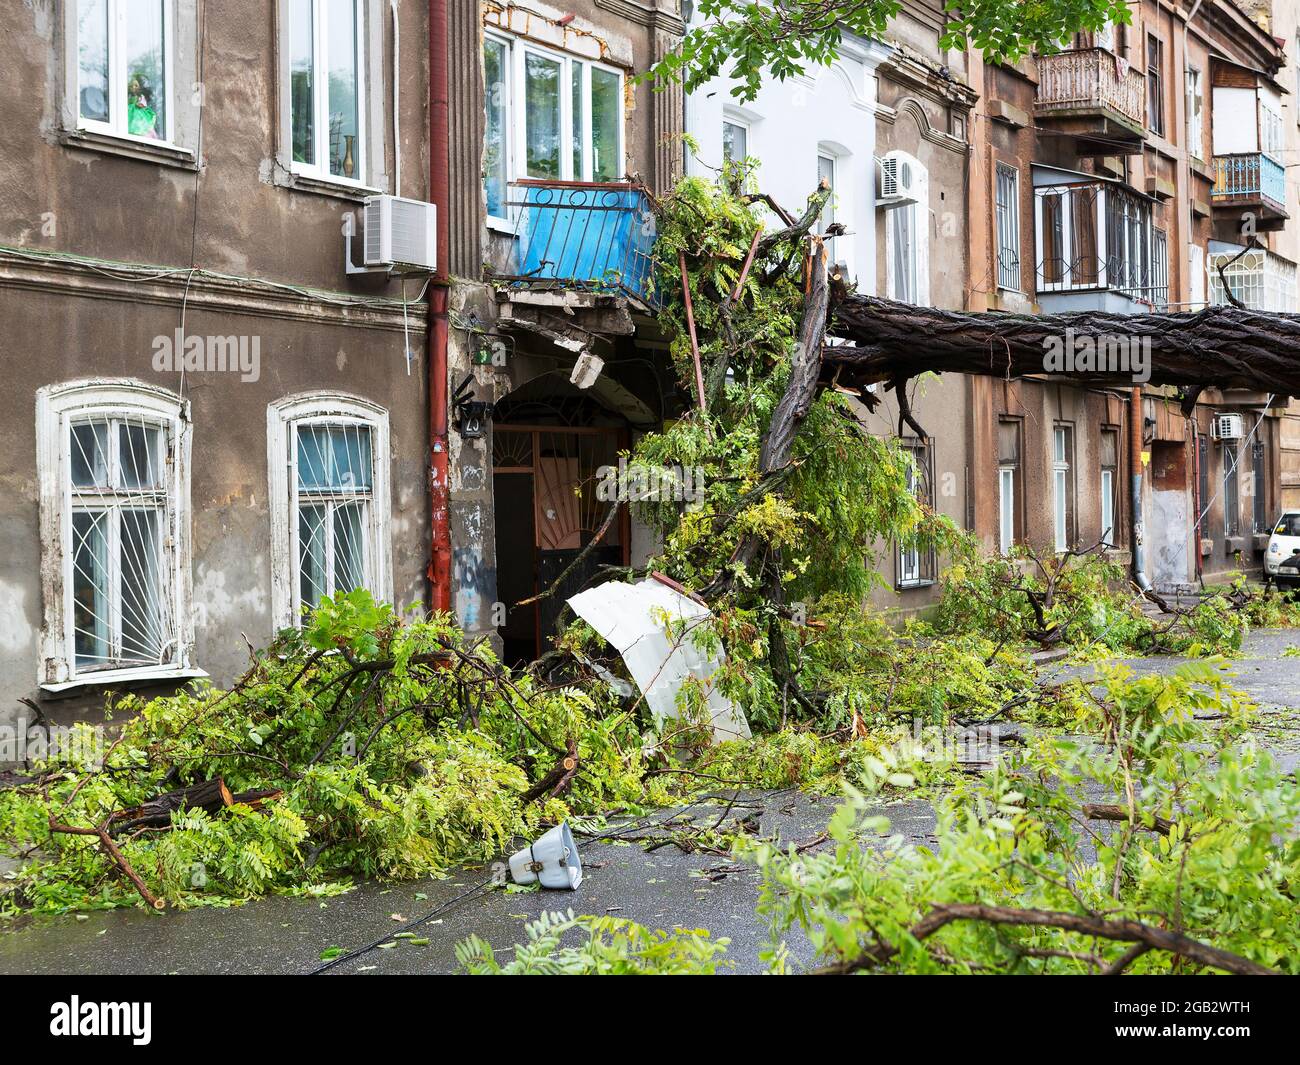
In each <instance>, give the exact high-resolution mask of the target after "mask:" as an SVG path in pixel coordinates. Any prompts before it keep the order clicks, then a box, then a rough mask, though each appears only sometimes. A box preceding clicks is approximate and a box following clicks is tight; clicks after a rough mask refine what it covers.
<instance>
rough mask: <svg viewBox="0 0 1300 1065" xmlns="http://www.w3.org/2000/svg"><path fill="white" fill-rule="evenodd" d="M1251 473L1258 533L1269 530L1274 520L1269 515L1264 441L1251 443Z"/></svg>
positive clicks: (1252, 501) (1253, 507) (1253, 514)
mask: <svg viewBox="0 0 1300 1065" xmlns="http://www.w3.org/2000/svg"><path fill="white" fill-rule="evenodd" d="M1250 465H1251V473H1252V475H1253V477H1254V496H1253V498H1252V499H1251V503H1252V515H1251V516H1252V517H1253V518H1254V530H1255V532H1257V533H1266V532H1269V531H1270V529H1271V528H1272V522H1271V520H1270V519H1269V516H1268V480H1267V477H1266V474H1267V472H1268V468H1267V465H1266V460H1265V457H1264V441H1263V440H1256V441H1254V442H1253V443H1251V445H1250Z"/></svg>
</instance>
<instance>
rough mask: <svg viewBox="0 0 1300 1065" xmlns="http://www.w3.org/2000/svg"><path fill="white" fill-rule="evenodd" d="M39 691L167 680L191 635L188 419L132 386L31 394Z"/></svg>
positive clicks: (175, 405)
mask: <svg viewBox="0 0 1300 1065" xmlns="http://www.w3.org/2000/svg"><path fill="white" fill-rule="evenodd" d="M36 418H37V431H38V447H39V455H38V469H39V476H40V482H41V500H42V504H41V536H42V548H43V550H42V562H41V565H42V578H43V580H44V582H45V585H46V587H47V588H50V589H51V590H52V593H53V594H52V595H50V597H49V599H48V600H47V603H46V618H45V628H44V632H43V635H42V656H41V657H42V676H41V678H40V680H41V683H42V684H64V683H73V684H75V683H78V682H84V681H86V680H87V678H93V679H94V680H95V681H101V680H108V679H114V678H119V677H124V676H128V675H129V676H145V675H151V674H168V675H175V671H177V670H179V669H183V668H185V667H187V665H188V662H187V655H188V652H189V646H190V643H191V640H190V638H189V624H190V620H189V618H190V612H189V600H188V594H189V593H188V586H189V582H188V574H189V553H188V552H189V512H188V508H189V468H188V467H189V454H188V452H189V421H188V416H187V415H186V414H185V413H184V408H183V404H182V403H181V401H180V400H179V399H178V398H177V397H176V396H174V395H173V394H172V393H170V392H167V391H165V390H163V389H158V388H154V387H151V386H147V385H141V384H135V383H131V382H123V383H114V384H111V385H96V384H89V383H88V384H74V385H61V386H52V387H49V388H43V389H41V390H40V391H39V392H38V393H37V407H36Z"/></svg>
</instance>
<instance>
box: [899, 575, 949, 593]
mask: <svg viewBox="0 0 1300 1065" xmlns="http://www.w3.org/2000/svg"><path fill="white" fill-rule="evenodd" d="M938 583H939V582H938V581H937V580H935V579H934V578H933V577H922V578H920V579H919V580H915V581H899V582H898V585H897V590H898V591H900V592H906V591H910V590H911V589H912V588H932V587H934V586H935V585H936V584H938Z"/></svg>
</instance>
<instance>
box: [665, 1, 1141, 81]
mask: <svg viewBox="0 0 1300 1065" xmlns="http://www.w3.org/2000/svg"><path fill="white" fill-rule="evenodd" d="M902 7H903V4H902V0H777V2H776V3H767V2H755V0H699V3H698V5H697V7H696V13H697V15H698V16H699V21H698V24H697V25H696V26H694V27H692V28H691V29H690V30H689V31H688V32H687V34H686V36H685V37H684V38H683V39H682V41H681V43H680V44H679V45H678V47H677V48H676V49H675V50H673V51H672V52H670V53H669V54H668V55H667V56H666V57H665V58H664V59H663V61H662V62H660V63H659V64H658V65H657V66H655V67H654V69H653V70H652V73H653V74H654V75H655V76H656V77H659V78H666V79H672V80H677V81H680V82H681V83H682V84H683V86H684V87H685V88H686V90H687V91H688V92H691V91H694V90H695V89H698V88H699V87H700V86H702V85H704V84H705V83H706V82H708V81H709V80H710V79H712V78H714V77H717V76H718V75H719V74H730V75H731V76H732V77H734V78H735V79H736V82H737V83H736V85H735V86H734V87H733V88H732V90H731V91H732V95H734V96H736V97H738V98H739V99H740V100H741V101H742V102H748V101H750V100H753V99H754V98H755V97H756V96H757V95H758V90H759V87H760V86H761V84H762V83H763V81H764V80H765V79H770V78H776V79H777V80H779V81H784V80H785V79H786V78H789V77H791V76H793V75H795V74H798V73H800V72H802V71H803V70H805V69H807V68H809V67H813V66H829V65H830V64H831V63H832V62H833V61H834V60H835V57H836V56H837V55H838V54H839V47H840V42H841V41H842V40H843V38H844V35H845V34H846V33H847V34H853V35H857V36H859V37H869V38H879V37H881V36H882V35H883V33H884V31H885V26H886V25H887V24H888V22H889V20H890V19H892V18H894V17H895V16H896V15H897V14H898V13H899V12H900V11H901V10H902ZM944 8H945V17H946V19H947V22H946V25H945V27H944V31H943V35H942V36H941V38H940V44H941V45H942V46H943V47H944V48H970V47H974V48H978V49H979V50H980V51H981V52H983V53H984V55H985V56H986V57H988V58H989V59H991V60H994V61H1003V60H1005V61H1009V62H1015V61H1016V60H1018V59H1020V58H1021V57H1022V56H1024V55H1026V54H1028V53H1029V52H1033V51H1044V52H1054V51H1057V50H1058V49H1059V48H1060V47H1061V45H1062V44H1064V43H1065V42H1066V41H1068V40H1069V37H1070V35H1071V34H1072V33H1075V32H1078V31H1080V30H1096V29H1100V28H1101V27H1102V26H1104V25H1105V24H1106V22H1107V21H1113V22H1117V23H1124V24H1127V23H1128V22H1129V21H1130V16H1129V12H1128V5H1127V4H1126V3H1125V0H945V3H944Z"/></svg>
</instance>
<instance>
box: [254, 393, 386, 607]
mask: <svg viewBox="0 0 1300 1065" xmlns="http://www.w3.org/2000/svg"><path fill="white" fill-rule="evenodd" d="M267 446H268V458H269V471H270V499H271V610H272V616H273V618H274V620H275V624H276V626H277V628H284V627H286V626H289V625H293V624H297V623H298V622H299V621H300V620H301V618H302V613H303V610H304V608H306V609H308V610H310V609H311V608H312V607H315V606H316V605H317V604H318V603H319V602H320V600H321V598H322V597H323V596H327V595H330V596H332V595H336V594H338V593H340V592H347V591H352V590H353V589H356V588H367V589H369V590H370V591H371V592H372V593H373V594H374V596H375V598H376V599H391V598H392V567H391V565H390V561H389V558H390V545H389V518H390V514H391V501H390V494H389V457H388V456H389V452H388V412H387V411H386V410H384V409H383V408H382V407H379V406H376V405H375V404H373V403H370V402H368V401H367V400H363V399H359V398H357V397H354V396H346V395H341V394H339V393H332V392H315V393H308V394H303V395H296V396H289V397H286V398H285V399H282V400H280V401H278V402H276V403H272V404H271V405H270V407H269V408H268V409H267Z"/></svg>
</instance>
